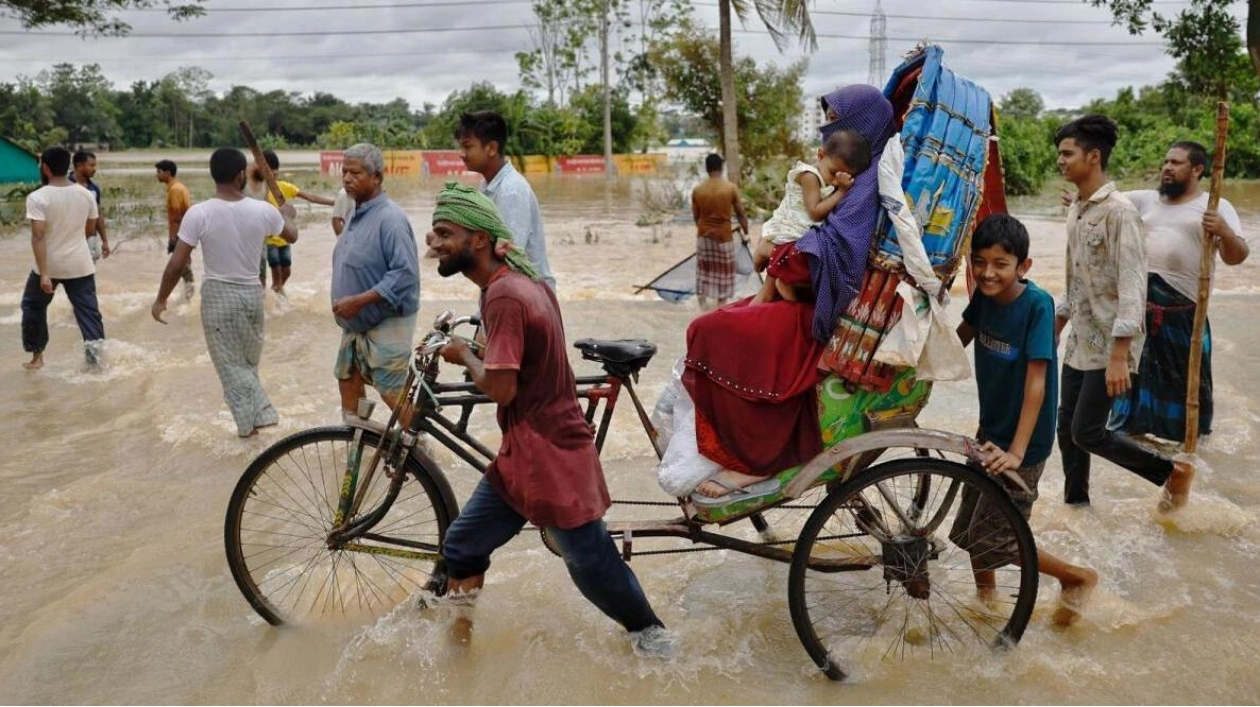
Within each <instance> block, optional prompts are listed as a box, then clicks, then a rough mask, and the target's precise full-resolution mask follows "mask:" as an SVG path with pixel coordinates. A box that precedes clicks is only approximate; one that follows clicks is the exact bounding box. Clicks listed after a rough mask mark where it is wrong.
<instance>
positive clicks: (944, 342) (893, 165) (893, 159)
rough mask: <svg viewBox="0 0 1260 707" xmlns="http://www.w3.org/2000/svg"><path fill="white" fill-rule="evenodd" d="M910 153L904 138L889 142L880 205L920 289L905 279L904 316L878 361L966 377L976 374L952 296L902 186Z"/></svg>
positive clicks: (943, 376)
mask: <svg viewBox="0 0 1260 707" xmlns="http://www.w3.org/2000/svg"><path fill="white" fill-rule="evenodd" d="M905 162H906V160H905V152H904V151H903V149H902V146H901V141H900V140H889V141H888V144H887V145H886V146H885V147H884V154H883V156H882V157H881V158H880V160H879V194H880V203H881V205H882V206H883V208H884V210H885V211H886V212H887V213H888V218H889V220H890V221H891V222H892V224H893V228H894V229H896V231H897V243H898V245H900V246H901V253H902V262H903V263H904V264H905V267H906V273H907V274H908V275H909V276H910V277H912V278H914V281H915V282H916V283H918V287H917V288H916V287H914V286H912V285H910V284H909V283H908V282H905V281H902V282H901V284H899V285H898V286H897V294H898V295H899V296H900V297H901V300H902V307H901V319H899V320H898V321H897V323H896V324H894V325H893V327H892V328H891V329H890V330H889V331H888V332H887V333H886V334H885V335H884V338H883V340H882V341H880V344H879V347H878V348H877V349H876V350H875V360H876V361H879V362H881V363H886V364H889V365H892V366H914V367H915V369H916V376H917V377H918V378H919V379H920V380H963V379H965V378H968V377H970V376H971V366H970V365H969V364H968V362H967V352H966V351H965V350H964V349H963V346H962V342H961V341H959V340H958V334H957V331H956V330H957V328H958V325H957V323H956V322H954V321H953V318H952V317H951V316H950V314H949V311H948V309H947V308H946V306H945V305H946V302H947V295H946V293H945V291H944V286H943V285H942V283H941V281H940V279H939V278H938V277H936V273H935V272H934V271H933V270H932V261H931V259H929V258H928V254H927V250H926V249H925V248H924V247H923V237H922V234H923V229H922V228H921V227H920V225H919V222H918V220H917V219H916V218H915V216H914V212H913V211H912V210H911V209H910V204H909V202H908V201H907V200H906V194H905V192H904V191H903V190H902V188H901V178H902V174H903V172H904V170H905Z"/></svg>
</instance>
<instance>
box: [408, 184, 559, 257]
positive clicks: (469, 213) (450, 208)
mask: <svg viewBox="0 0 1260 707" xmlns="http://www.w3.org/2000/svg"><path fill="white" fill-rule="evenodd" d="M438 221H449V222H450V223H454V224H457V225H460V226H463V227H464V228H467V229H468V230H470V231H481V232H482V233H485V234H488V235H489V236H490V240H491V241H492V242H493V243H494V246H495V252H496V253H498V254H500V257H502V258H503V259H504V260H506V261H507V266H508V267H509V268H512V269H513V270H515V271H517V272H519V273H521V274H522V275H527V276H528V277H529V278H530V279H531V280H537V279H538V270H537V269H535V268H534V264H533V263H532V262H531V261H530V259H529V256H528V255H526V254H525V251H524V250H522V249H521V247H520V246H519V245H517V243H516V242H515V241H514V240H513V238H512V232H511V231H509V230H508V227H507V225H506V224H504V223H503V217H502V216H500V215H499V209H498V207H496V206H495V205H494V202H493V201H491V200H490V197H488V196H486V195H485V194H482V193H481V192H480V191H478V190H476V189H474V188H473V187H469V186H465V185H463V184H460V183H459V182H447V183H446V188H445V189H443V190H442V191H440V192H438V195H437V208H436V209H435V210H434V211H433V223H437V222H438ZM504 246H506V248H507V253H506V254H503V248H504Z"/></svg>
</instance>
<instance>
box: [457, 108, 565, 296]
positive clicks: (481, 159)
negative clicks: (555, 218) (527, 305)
mask: <svg viewBox="0 0 1260 707" xmlns="http://www.w3.org/2000/svg"><path fill="white" fill-rule="evenodd" d="M507 136H508V128H507V122H506V121H505V120H503V117H502V116H500V115H499V114H498V113H495V112H494V111H488V110H482V111H477V112H476V113H463V114H461V115H460V116H459V125H458V126H456V127H455V139H456V140H457V141H458V142H459V151H460V156H461V157H462V158H463V160H464V166H465V167H467V168H468V169H469V171H472V172H477V173H479V174H481V176H483V177H485V179H486V185H485V186H484V187H482V189H481V191H482V193H484V194H485V195H486V196H488V197H490V200H491V201H493V202H494V205H495V206H497V207H498V208H499V214H500V215H501V216H502V217H503V223H504V224H506V225H507V227H508V230H509V231H511V232H512V238H513V240H515V241H516V243H517V245H519V246H520V247H521V248H522V249H523V250H524V251H525V254H526V255H528V256H529V259H530V261H532V262H533V263H534V267H535V268H536V269H537V270H538V274H539V276H540V277H541V278H542V281H543V282H545V283H547V287H550V288H551V291H552V292H555V291H556V278H554V277H552V275H551V266H550V265H549V264H548V263H547V238H546V236H544V235H543V223H542V211H541V210H540V209H539V208H538V198H537V197H535V196H534V189H533V187H531V186H529V182H527V181H525V177H523V176H521V173H520V172H517V171H516V168H515V167H513V166H512V163H511V162H509V161H508V159H507V156H506V155H505V154H504V152H503V147H504V145H506V144H507Z"/></svg>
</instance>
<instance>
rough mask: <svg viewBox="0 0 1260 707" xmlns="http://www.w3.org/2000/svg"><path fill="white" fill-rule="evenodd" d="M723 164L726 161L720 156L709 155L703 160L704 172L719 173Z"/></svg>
mask: <svg viewBox="0 0 1260 707" xmlns="http://www.w3.org/2000/svg"><path fill="white" fill-rule="evenodd" d="M724 164H726V160H723V159H722V156H721V155H719V154H715V153H710V154H709V156H708V157H706V158H704V171H706V172H708V173H709V174H713V173H714V172H721V171H722V165H724Z"/></svg>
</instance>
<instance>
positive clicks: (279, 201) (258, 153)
mask: <svg viewBox="0 0 1260 707" xmlns="http://www.w3.org/2000/svg"><path fill="white" fill-rule="evenodd" d="M240 127H241V136H242V137H244V138H245V144H246V145H247V146H249V151H250V152H252V153H253V154H254V168H255V169H257V170H258V171H259V172H261V173H262V176H263V181H265V182H267V191H269V192H271V198H273V199H275V200H276V206H284V194H282V193H280V185H278V184H276V175H275V174H273V173H272V171H271V165H269V164H267V158H266V157H264V156H263V151H262V148H261V147H259V146H258V139H257V138H255V137H254V131H253V130H252V129H250V127H249V121H248V120H242V121H241V122H240Z"/></svg>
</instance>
